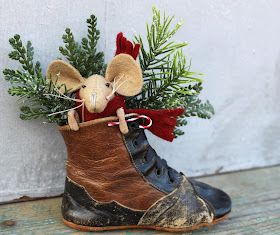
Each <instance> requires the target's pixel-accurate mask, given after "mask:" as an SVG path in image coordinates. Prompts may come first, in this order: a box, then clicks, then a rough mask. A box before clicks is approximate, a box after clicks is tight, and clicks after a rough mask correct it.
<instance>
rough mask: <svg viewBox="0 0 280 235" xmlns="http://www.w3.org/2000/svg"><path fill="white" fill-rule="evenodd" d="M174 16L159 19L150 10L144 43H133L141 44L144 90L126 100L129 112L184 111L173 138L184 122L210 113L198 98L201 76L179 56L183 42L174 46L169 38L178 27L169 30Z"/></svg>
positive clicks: (156, 11) (138, 37) (209, 105)
mask: <svg viewBox="0 0 280 235" xmlns="http://www.w3.org/2000/svg"><path fill="white" fill-rule="evenodd" d="M173 20H174V16H167V15H166V14H165V13H164V14H163V17H162V16H161V12H160V11H159V10H157V9H156V8H153V19H152V24H151V25H149V24H147V25H146V34H147V35H146V40H144V39H143V38H142V37H141V36H140V35H138V36H135V42H137V43H140V44H141V51H140V55H139V61H140V65H141V68H142V71H143V77H144V87H143V90H142V92H141V93H140V94H139V95H138V96H135V97H132V98H129V99H128V100H127V105H128V107H130V108H133V107H138V108H149V109H161V108H177V107H184V108H185V110H186V112H185V114H184V115H183V116H182V117H180V118H179V120H178V122H177V128H176V130H175V134H176V136H179V135H183V134H184V132H183V131H182V130H180V129H179V128H180V127H181V126H184V125H187V118H188V117H191V116H197V117H200V118H210V117H211V116H212V115H213V114H214V109H213V107H212V105H211V104H210V103H209V101H206V102H202V101H201V100H200V99H199V98H198V95H199V93H200V92H201V90H202V80H201V78H200V77H201V74H200V73H196V72H192V71H190V65H191V64H190V63H187V58H186V56H185V54H184V53H183V48H184V47H186V46H187V45H188V44H187V43H186V42H182V43H176V42H174V41H172V37H173V36H174V35H175V34H176V33H177V31H178V30H179V29H180V27H181V26H182V23H181V22H179V23H177V24H176V25H175V26H173V27H172V23H173Z"/></svg>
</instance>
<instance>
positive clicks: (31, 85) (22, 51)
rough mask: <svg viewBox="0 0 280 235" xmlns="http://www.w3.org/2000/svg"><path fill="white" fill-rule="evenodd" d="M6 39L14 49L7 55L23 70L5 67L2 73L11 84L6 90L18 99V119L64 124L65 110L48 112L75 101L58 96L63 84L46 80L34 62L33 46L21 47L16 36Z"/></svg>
mask: <svg viewBox="0 0 280 235" xmlns="http://www.w3.org/2000/svg"><path fill="white" fill-rule="evenodd" d="M9 42H10V45H11V46H12V48H13V50H12V51H11V52H10V53H9V57H10V58H11V59H12V60H16V61H18V62H19V63H20V64H21V66H22V69H21V70H14V69H5V70H4V71H3V74H4V78H5V79H6V80H7V81H9V82H10V83H11V84H12V86H11V87H10V88H9V90H8V92H9V94H10V95H12V96H18V97H19V98H20V99H19V101H20V103H21V107H20V111H21V114H20V118H21V119H23V120H30V119H36V118H45V119H46V120H47V121H48V122H56V123H58V124H61V125H62V124H65V123H66V121H67V116H66V113H59V114H57V115H53V116H49V114H51V113H55V112H58V111H62V110H65V109H68V108H69V107H73V105H74V101H72V100H68V99H62V98H60V93H59V91H58V90H59V89H61V88H62V87H61V86H60V87H59V86H57V84H56V82H52V81H48V80H46V79H45V77H44V76H43V75H42V69H41V66H40V63H39V62H38V61H37V62H36V63H34V60H33V55H34V49H33V47H32V44H31V42H30V41H28V42H27V44H26V46H24V45H23V43H22V41H21V38H20V36H19V35H15V36H14V37H13V38H11V39H10V40H9ZM64 89H66V87H64ZM66 93H67V91H66Z"/></svg>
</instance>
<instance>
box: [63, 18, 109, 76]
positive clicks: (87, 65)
mask: <svg viewBox="0 0 280 235" xmlns="http://www.w3.org/2000/svg"><path fill="white" fill-rule="evenodd" d="M87 24H88V33H87V37H83V38H82V42H81V43H78V42H76V41H75V38H74V35H73V33H72V31H71V29H69V28H66V30H65V34H64V35H63V36H62V39H63V42H64V47H63V46H61V47H59V51H60V53H61V54H62V55H63V56H65V58H66V59H67V60H68V61H69V63H70V64H71V65H73V66H74V67H75V68H76V69H77V70H78V71H79V72H80V74H81V75H82V76H83V77H86V78H87V77H89V76H90V75H92V74H104V71H105V67H106V65H105V64H104V53H103V52H97V48H96V47H97V42H98V40H99V38H100V31H99V30H98V29H97V27H96V26H97V18H96V17H95V16H94V15H91V16H90V18H88V19H87Z"/></svg>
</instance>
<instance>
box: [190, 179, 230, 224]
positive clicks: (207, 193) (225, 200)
mask: <svg viewBox="0 0 280 235" xmlns="http://www.w3.org/2000/svg"><path fill="white" fill-rule="evenodd" d="M190 182H191V183H192V184H193V186H194V188H195V190H196V191H197V193H198V194H199V195H200V196H201V197H202V198H203V199H205V200H206V201H207V202H208V203H209V204H211V206H212V207H213V209H214V214H215V219H218V218H221V217H223V216H224V215H226V214H228V213H229V212H230V211H231V199H230V197H229V195H228V194H226V193H225V192H224V191H222V190H220V189H217V188H214V187H212V186H210V185H208V184H205V183H202V182H200V181H197V180H194V179H190Z"/></svg>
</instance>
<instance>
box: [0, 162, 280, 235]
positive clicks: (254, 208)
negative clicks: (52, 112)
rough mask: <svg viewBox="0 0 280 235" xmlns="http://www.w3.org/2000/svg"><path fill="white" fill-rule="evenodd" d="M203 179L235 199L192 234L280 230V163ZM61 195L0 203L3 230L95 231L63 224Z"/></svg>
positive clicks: (260, 234)
mask: <svg viewBox="0 0 280 235" xmlns="http://www.w3.org/2000/svg"><path fill="white" fill-rule="evenodd" d="M200 180H201V181H203V182H206V183H209V184H212V185H213V186H217V187H220V188H223V189H224V190H225V191H226V192H228V193H229V194H230V195H231V197H232V199H233V211H232V213H231V214H230V216H229V219H228V220H225V221H224V222H221V223H220V224H218V225H216V226H214V227H212V228H210V229H207V228H205V229H201V230H199V231H195V232H192V233H190V234H194V235H200V234H219V235H229V234H241V235H242V234H250V235H251V234H254V235H263V234H266V235H270V234H271V235H274V234H275V235H276V234H280V183H279V182H280V167H279V166H278V167H270V168H263V169H257V170H250V171H243V172H235V173H230V174H224V175H218V176H210V177H204V178H201V179H200ZM60 203H61V198H52V199H44V200H37V201H31V202H22V203H13V204H6V205H1V206H0V234H1V235H2V234H3V235H6V234H7V235H8V234H20V235H22V234H23V235H24V234H52V235H53V234H54V235H55V234H72V235H77V234H91V235H92V234H94V233H84V232H79V231H75V230H73V229H70V228H68V227H66V226H64V225H63V223H62V218H61V214H60ZM100 234H102V235H104V234H112V235H116V234H126V235H128V234H135V235H138V234H168V233H160V232H157V231H146V230H125V231H116V232H103V233H100Z"/></svg>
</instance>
